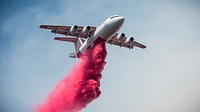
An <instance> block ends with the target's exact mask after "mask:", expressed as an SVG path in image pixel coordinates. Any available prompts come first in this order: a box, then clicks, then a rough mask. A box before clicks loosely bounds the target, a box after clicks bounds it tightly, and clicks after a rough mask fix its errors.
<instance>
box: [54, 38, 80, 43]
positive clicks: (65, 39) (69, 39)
mask: <svg viewBox="0 0 200 112" xmlns="http://www.w3.org/2000/svg"><path fill="white" fill-rule="evenodd" d="M54 40H59V41H67V42H75V41H76V40H77V38H69V37H55V38H54Z"/></svg>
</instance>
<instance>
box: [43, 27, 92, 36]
mask: <svg viewBox="0 0 200 112" xmlns="http://www.w3.org/2000/svg"><path fill="white" fill-rule="evenodd" d="M74 27H77V28H76V29H74ZM86 27H88V26H76V25H75V26H56V25H41V26H40V28H43V29H49V30H51V32H52V33H55V34H62V35H66V36H73V37H81V38H87V37H89V36H90V35H91V34H93V33H94V32H95V30H96V27H94V26H89V27H90V28H89V30H88V31H84V29H85V28H86Z"/></svg>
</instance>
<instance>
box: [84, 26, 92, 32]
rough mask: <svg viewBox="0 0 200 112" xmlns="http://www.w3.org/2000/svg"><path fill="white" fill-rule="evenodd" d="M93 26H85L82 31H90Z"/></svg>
mask: <svg viewBox="0 0 200 112" xmlns="http://www.w3.org/2000/svg"><path fill="white" fill-rule="evenodd" d="M90 29H91V27H90V26H85V27H84V28H83V30H82V33H88V32H89V31H90Z"/></svg>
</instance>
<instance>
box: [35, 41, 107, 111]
mask: <svg viewBox="0 0 200 112" xmlns="http://www.w3.org/2000/svg"><path fill="white" fill-rule="evenodd" d="M86 54H87V56H86V57H84V58H83V59H81V60H79V62H78V63H77V64H76V65H75V66H74V67H73V69H72V70H71V71H70V72H69V74H68V75H67V76H66V77H65V78H64V79H63V80H61V81H60V82H59V83H58V84H57V86H56V88H55V89H54V90H53V91H52V92H51V93H50V94H49V95H48V97H47V99H46V101H45V102H44V103H43V104H41V105H39V106H38V107H37V109H36V112H78V111H80V110H82V109H83V108H84V107H86V106H87V104H89V103H90V102H91V101H93V100H94V99H96V98H98V97H99V95H100V94H101V91H100V79H101V77H102V75H101V72H102V70H103V68H104V65H105V63H106V62H105V58H106V55H107V51H106V47H105V41H103V40H102V39H100V38H99V39H97V40H96V41H95V43H94V46H93V47H91V48H89V49H88V50H87V52H86Z"/></svg>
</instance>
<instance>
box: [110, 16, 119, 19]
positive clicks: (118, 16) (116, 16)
mask: <svg viewBox="0 0 200 112" xmlns="http://www.w3.org/2000/svg"><path fill="white" fill-rule="evenodd" d="M115 17H119V16H112V17H110V19H112V18H115Z"/></svg>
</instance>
